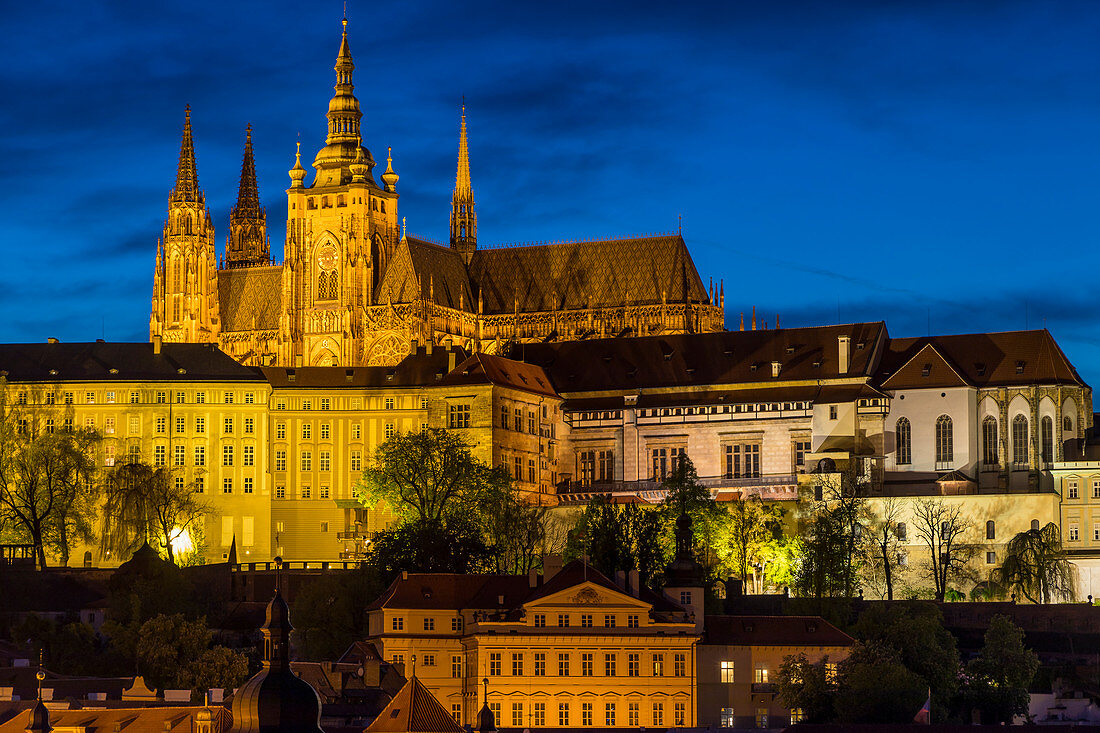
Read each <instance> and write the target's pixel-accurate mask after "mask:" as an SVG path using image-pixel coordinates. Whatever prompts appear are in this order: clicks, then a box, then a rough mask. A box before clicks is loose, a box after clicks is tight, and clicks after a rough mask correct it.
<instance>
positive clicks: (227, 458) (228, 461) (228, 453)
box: [222, 445, 233, 466]
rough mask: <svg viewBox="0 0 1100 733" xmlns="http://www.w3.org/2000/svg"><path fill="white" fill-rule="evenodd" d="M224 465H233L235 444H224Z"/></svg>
mask: <svg viewBox="0 0 1100 733" xmlns="http://www.w3.org/2000/svg"><path fill="white" fill-rule="evenodd" d="M222 465H223V466H232V465H233V446H231V445H223V446H222Z"/></svg>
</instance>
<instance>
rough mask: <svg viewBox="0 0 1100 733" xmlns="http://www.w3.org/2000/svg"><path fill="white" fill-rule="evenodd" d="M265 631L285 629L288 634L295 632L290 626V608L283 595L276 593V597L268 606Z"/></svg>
mask: <svg viewBox="0 0 1100 733" xmlns="http://www.w3.org/2000/svg"><path fill="white" fill-rule="evenodd" d="M264 628H265V629H283V628H286V630H287V633H289V632H290V631H293V630H294V627H293V626H292V625H291V624H290V606H288V605H287V604H286V601H285V600H283V595H282V594H281V593H279V591H275V597H274V598H272V599H271V602H270V603H268V604H267V614H266V616H265V618H264Z"/></svg>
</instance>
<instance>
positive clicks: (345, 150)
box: [279, 18, 398, 366]
mask: <svg viewBox="0 0 1100 733" xmlns="http://www.w3.org/2000/svg"><path fill="white" fill-rule="evenodd" d="M333 70H334V71H335V72H336V86H335V87H334V93H333V95H332V99H331V100H330V101H329V105H328V113H327V114H326V117H327V119H328V129H327V135H326V137H325V146H324V147H323V148H321V150H320V151H318V152H317V155H316V156H315V157H314V160H313V168H314V171H315V175H314V177H313V182H312V183H311V184H309V185H308V186H307V185H306V184H305V178H306V175H307V172H306V170H305V168H304V167H303V166H302V164H301V150H300V149H299V152H298V155H297V157H296V159H295V163H294V168H292V169H291V170H290V179H291V185H290V188H289V189H287V237H286V247H285V250H284V264H283V304H284V306H283V307H284V311H283V314H282V317H281V325H280V328H281V330H282V334H281V340H282V342H283V344H284V347H283V348H284V353H282V354H280V356H279V359H280V363H284V364H287V365H301V366H338V365H348V366H350V365H355V364H359V363H362V359H363V354H364V349H365V343H364V340H365V339H366V338H369V333H368V332H367V329H366V324H365V321H366V311H365V309H366V307H367V306H370V305H373V304H374V302H375V292H374V289H375V287H376V284H377V282H378V281H379V280H380V278H381V274H382V272H383V271H384V268H385V266H386V264H387V262H388V261H389V254H390V252H391V251H392V249H393V247H394V246H395V245H396V244H397V241H398V233H397V198H398V195H397V190H396V184H397V175H396V173H394V171H393V168H392V162H391V161H387V163H388V164H389V165H388V166H387V170H386V173H385V174H384V175H383V176H382V180H383V183H384V186H379V185H378V183H377V182H376V181H375V179H374V175H373V172H374V165H375V164H374V158H373V156H372V155H371V152H370V150H368V149H367V148H366V147H365V146H364V145H363V138H362V134H363V126H362V118H363V114H362V112H360V109H359V100H358V99H356V97H355V86H354V84H353V82H352V75H353V73H354V71H355V63H354V62H353V61H352V57H351V47H350V45H349V43H348V21H347V18H345V19H344V21H343V34H342V36H341V39H340V50H339V52H338V53H337V56H336V65H335V66H334V67H333Z"/></svg>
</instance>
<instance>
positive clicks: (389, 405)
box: [386, 397, 393, 410]
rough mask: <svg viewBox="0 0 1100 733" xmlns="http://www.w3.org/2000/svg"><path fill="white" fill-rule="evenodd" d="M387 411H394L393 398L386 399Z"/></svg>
mask: <svg viewBox="0 0 1100 733" xmlns="http://www.w3.org/2000/svg"><path fill="white" fill-rule="evenodd" d="M386 409H387V410H392V409H393V397H387V398H386Z"/></svg>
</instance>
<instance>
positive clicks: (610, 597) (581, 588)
mask: <svg viewBox="0 0 1100 733" xmlns="http://www.w3.org/2000/svg"><path fill="white" fill-rule="evenodd" d="M523 608H524V610H525V611H527V613H538V612H545V611H554V612H556V611H558V610H562V609H570V610H582V611H583V610H585V609H589V608H590V609H593V610H601V611H602V610H607V609H613V608H614V609H620V610H622V609H629V610H636V611H639V612H642V611H645V612H648V611H649V610H650V609H652V608H653V605H652V604H650V603H646V602H645V601H643V600H641V599H639V598H635V597H634V596H632V595H630V594H628V593H625V592H623V591H621V590H618V589H615V588H609V587H608V586H606V585H603V584H601V583H596V582H594V581H591V580H586V581H582V582H580V583H577V584H576V585H570V586H568V587H566V588H562V589H561V590H558V591H556V592H553V593H549V594H547V595H544V596H540V597H538V598H535V599H533V600H530V601H527V602H526V603H524V604H523Z"/></svg>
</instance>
